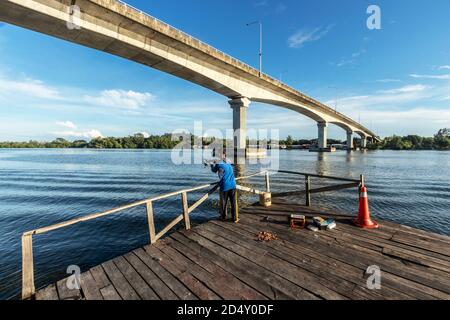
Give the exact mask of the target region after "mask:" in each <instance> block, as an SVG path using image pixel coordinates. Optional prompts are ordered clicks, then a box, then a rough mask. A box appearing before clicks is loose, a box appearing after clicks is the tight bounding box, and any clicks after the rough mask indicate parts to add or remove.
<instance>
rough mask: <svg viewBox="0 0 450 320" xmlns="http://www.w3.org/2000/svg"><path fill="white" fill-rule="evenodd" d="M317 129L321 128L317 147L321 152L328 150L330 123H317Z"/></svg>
mask: <svg viewBox="0 0 450 320" xmlns="http://www.w3.org/2000/svg"><path fill="white" fill-rule="evenodd" d="M317 127H318V128H319V134H318V139H317V147H318V148H319V150H322V149H326V148H327V146H328V145H327V140H328V123H326V122H319V123H317Z"/></svg>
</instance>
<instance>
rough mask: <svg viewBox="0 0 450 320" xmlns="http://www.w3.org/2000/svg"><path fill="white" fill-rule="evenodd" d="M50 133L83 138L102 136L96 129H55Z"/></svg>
mask: <svg viewBox="0 0 450 320" xmlns="http://www.w3.org/2000/svg"><path fill="white" fill-rule="evenodd" d="M52 134H53V135H55V136H58V137H71V138H85V139H94V138H103V135H102V133H101V132H100V131H99V130H97V129H92V130H87V131H76V130H72V131H70V130H68V131H57V132H53V133H52Z"/></svg>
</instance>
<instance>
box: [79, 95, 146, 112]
mask: <svg viewBox="0 0 450 320" xmlns="http://www.w3.org/2000/svg"><path fill="white" fill-rule="evenodd" d="M153 99H154V96H153V95H152V94H151V93H148V92H143V93H142V92H135V91H131V90H129V91H125V90H104V91H102V92H101V93H100V95H99V96H96V97H92V96H88V95H86V96H84V100H85V101H86V102H88V103H91V104H95V105H101V106H105V107H113V108H120V109H127V110H131V111H137V110H139V109H140V108H142V107H144V106H146V105H147V104H148V103H149V102H150V101H152V100H153Z"/></svg>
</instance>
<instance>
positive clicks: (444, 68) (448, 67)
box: [438, 66, 450, 70]
mask: <svg viewBox="0 0 450 320" xmlns="http://www.w3.org/2000/svg"><path fill="white" fill-rule="evenodd" d="M438 69H439V70H450V66H440V67H439V68H438Z"/></svg>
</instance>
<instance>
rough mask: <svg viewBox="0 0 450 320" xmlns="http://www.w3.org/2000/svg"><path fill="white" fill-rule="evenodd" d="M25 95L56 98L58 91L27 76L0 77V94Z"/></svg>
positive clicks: (58, 96) (57, 97) (58, 97)
mask: <svg viewBox="0 0 450 320" xmlns="http://www.w3.org/2000/svg"><path fill="white" fill-rule="evenodd" d="M17 94H20V95H25V96H29V97H34V98H41V99H50V100H57V99H60V98H61V97H60V95H59V92H58V91H57V90H56V89H54V88H51V87H49V86H47V85H45V84H44V83H43V82H42V81H39V80H34V79H31V78H27V79H24V80H20V81H19V80H11V79H4V78H0V95H2V96H5V95H17Z"/></svg>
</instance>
